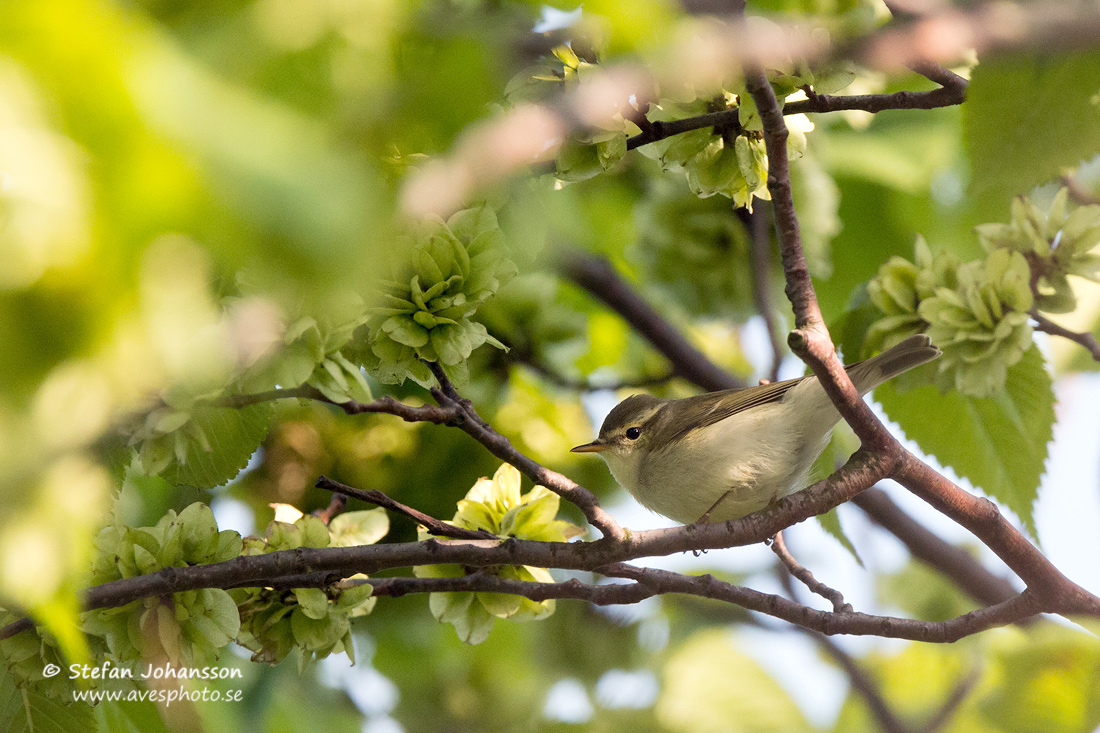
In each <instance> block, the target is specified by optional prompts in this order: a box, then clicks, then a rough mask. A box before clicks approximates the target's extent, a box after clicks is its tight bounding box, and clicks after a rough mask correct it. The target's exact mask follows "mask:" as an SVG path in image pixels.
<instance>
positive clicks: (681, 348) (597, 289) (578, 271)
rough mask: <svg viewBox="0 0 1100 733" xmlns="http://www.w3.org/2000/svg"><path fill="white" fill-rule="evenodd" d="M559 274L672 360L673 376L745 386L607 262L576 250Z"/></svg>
mask: <svg viewBox="0 0 1100 733" xmlns="http://www.w3.org/2000/svg"><path fill="white" fill-rule="evenodd" d="M560 267H561V269H562V272H563V274H564V275H565V276H566V277H567V278H569V279H570V280H571V281H573V282H574V283H575V284H577V285H578V286H580V287H581V288H582V289H584V290H586V291H587V292H588V293H589V294H590V295H592V296H593V297H595V298H596V299H597V300H600V301H602V302H603V303H605V304H607V306H608V307H610V308H611V309H612V310H613V311H615V312H616V313H618V314H619V315H620V316H622V317H623V318H624V319H625V320H626V322H627V323H629V324H630V325H631V327H633V328H634V330H635V331H637V332H638V333H640V334H641V335H642V336H643V337H645V339H646V340H648V341H649V342H650V343H651V344H652V345H653V347H654V348H655V349H657V351H659V352H660V353H661V354H662V355H663V356H664V357H665V358H667V359H668V360H669V361H670V362H671V363H672V369H673V371H674V373H675V374H676V375H677V376H680V377H683V378H684V379H686V380H688V381H689V382H694V383H695V384H698V385H700V386H702V387H703V389H706V390H710V391H715V390H720V389H731V388H734V387H744V386H746V385H745V383H744V382H742V381H741V380H739V379H737V378H736V377H734V376H733V375H732V374H730V373H729V372H727V371H725V370H724V369H722V368H721V367H719V366H717V365H716V364H714V362H712V361H710V360H709V359H708V358H707V357H706V356H705V355H704V354H703V353H702V352H701V351H699V350H698V349H697V348H695V347H694V346H693V345H692V344H691V342H689V341H688V340H687V339H686V338H684V336H683V335H682V334H681V333H680V332H679V331H677V330H676V329H675V328H674V327H673V326H672V325H671V324H670V323H669V322H668V321H666V320H665V319H664V318H662V317H661V315H660V314H659V313H657V311H656V310H654V309H653V307H652V306H651V305H649V303H647V302H646V301H645V300H643V299H642V298H641V297H640V296H639V295H638V294H637V293H635V292H634V290H633V289H632V288H631V287H630V286H629V285H627V284H626V282H624V281H623V279H622V278H621V277H619V275H618V273H616V272H615V269H614V268H613V267H612V266H611V263H610V262H608V261H607V260H605V259H603V258H600V257H593V256H591V255H585V254H581V253H578V252H573V253H571V254H569V255H566V256H565V257H564V258H563V259H562V261H561V262H560Z"/></svg>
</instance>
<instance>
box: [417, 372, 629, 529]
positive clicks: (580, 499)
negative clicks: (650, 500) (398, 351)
mask: <svg viewBox="0 0 1100 733" xmlns="http://www.w3.org/2000/svg"><path fill="white" fill-rule="evenodd" d="M428 366H429V368H431V370H432V374H434V375H435V378H436V380H437V381H438V382H439V389H433V390H432V396H433V397H434V398H435V400H436V402H438V403H439V406H440V408H442V409H444V410H447V411H450V412H453V413H454V414H455V415H456V418H455V419H453V420H452V421H451V422H449V423H448V424H449V425H454V426H455V427H458V428H460V429H461V430H462V431H463V432H465V433H466V434H467V435H469V436H470V437H471V438H473V439H474V440H476V441H477V442H479V443H481V444H482V445H483V446H485V447H486V448H487V449H488V450H489V452H490V453H492V454H493V455H494V456H496V457H497V458H499V459H501V460H502V461H506V462H507V463H510V464H512V465H513V466H515V467H516V468H517V469H519V471H520V473H522V474H524V475H526V476H527V477H528V478H530V479H531V480H532V481H534V482H535V483H536V484H539V485H540V486H545V487H546V488H548V489H550V490H551V491H553V492H554V493H556V494H558V495H559V496H561V497H562V498H563V499H565V500H566V501H568V502H571V503H572V504H574V505H576V506H577V507H578V508H579V509H580V510H581V511H582V512H583V513H584V516H585V517H586V518H587V519H588V521H589V523H590V524H592V526H594V527H596V529H598V530H600V532H602V533H603V535H604V537H605V538H608V539H612V540H617V541H621V540H623V539H624V538H625V537H626V533H625V532H624V531H623V529H622V527H620V526H619V523H618V522H616V521H615V518H614V517H612V516H611V515H610V514H608V513H607V512H606V511H605V510H604V509H603V507H601V506H600V502H599V501H598V500H597V499H596V495H595V494H593V493H592V492H590V491H589V490H588V489H586V488H584V487H583V486H581V485H580V484H578V483H577V482H575V481H573V480H572V479H570V478H567V477H565V476H563V475H562V474H560V473H558V472H557V471H551V470H550V469H548V468H546V467H545V466H543V465H541V464H539V463H536V462H535V461H533V460H531V459H530V458H528V457H527V456H525V455H523V454H522V453H520V452H519V451H518V450H516V447H515V446H514V445H512V443H511V442H510V441H509V440H508V439H507V438H505V437H504V436H503V435H501V434H500V433H498V432H497V431H496V430H494V429H493V428H492V426H490V425H489V424H488V423H486V422H485V421H484V420H482V419H481V416H480V415H478V414H477V410H475V409H474V406H473V404H472V403H471V402H470V401H469V400H467V399H464V398H463V397H462V396H461V395H459V394H458V391H457V390H455V388H454V385H453V384H451V381H450V380H449V379H448V378H447V375H446V374H445V373H444V372H443V368H442V367H441V366H440V365H439V364H437V363H435V362H428Z"/></svg>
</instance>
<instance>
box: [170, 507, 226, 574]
mask: <svg viewBox="0 0 1100 733" xmlns="http://www.w3.org/2000/svg"><path fill="white" fill-rule="evenodd" d="M176 521H177V522H178V523H179V525H180V541H181V543H182V548H183V559H184V560H186V561H187V562H189V563H192V564H196V563H204V562H209V559H210V557H212V556H213V555H214V553H215V552H216V551H217V549H218V523H217V522H216V521H215V520H214V512H212V511H211V510H210V507H209V506H207V505H206V504H203V503H202V502H195V503H194V504H191V505H190V506H188V507H187V508H186V509H184V510H183V511H182V512H180V514H179V517H178V518H177V519H176Z"/></svg>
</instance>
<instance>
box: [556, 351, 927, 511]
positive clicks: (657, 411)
mask: <svg viewBox="0 0 1100 733" xmlns="http://www.w3.org/2000/svg"><path fill="white" fill-rule="evenodd" d="M941 353H942V352H941V351H940V350H939V349H938V348H937V347H936V346H934V345H933V344H932V342H931V340H930V339H929V338H928V336H926V335H924V334H917V335H915V336H910V337H909V338H907V339H905V340H904V341H902V342H900V343H898V344H897V345H896V346H894V347H892V348H890V349H887V350H886V351H884V352H882V353H881V354H878V355H877V356H874V357H871V358H870V359H866V360H864V361H861V362H858V363H855V364H852V365H850V366H847V367H845V369H846V370H847V372H848V376H849V377H850V378H851V380H852V383H853V384H854V385H855V388H856V390H857V391H858V392H859V394H860V395H861V396H862V395H865V394H867V393H868V392H870V391H871V390H872V389H874V388H875V387H877V386H878V385H880V384H882V383H883V382H885V381H887V380H888V379H892V378H893V377H896V376H897V375H899V374H901V373H903V372H906V371H909V370H910V369H913V368H915V367H918V366H920V365H922V364H926V363H928V362H930V361H932V360H934V359H936V358H938V357H939V356H940V354H941ZM839 421H840V413H839V412H838V411H837V409H836V407H835V406H834V405H833V403H832V401H831V400H830V399H829V396H828V395H827V394H826V393H825V390H824V388H823V387H822V386H821V384H820V382H818V379H817V377H816V376H813V375H807V376H805V377H800V378H798V379H789V380H786V381H782V382H774V383H770V384H762V385H760V386H756V387H748V388H745V389H730V390H723V391H719V392H709V393H706V394H701V395H696V396H693V397H685V398H683V399H675V400H669V399H661V398H658V397H654V396H652V395H648V394H636V395H632V396H630V397H627V398H626V399H625V400H623V401H622V402H620V403H619V404H618V405H616V406H615V407H614V408H613V409H612V410H611V412H610V413H608V415H607V417H606V418H605V419H604V421H603V425H602V426H601V427H600V431H599V436H598V437H597V438H596V439H595V440H593V441H592V442H591V443H585V444H584V445H578V446H577V447H575V448H573V449H572V452H574V453H596V454H598V455H599V456H600V457H601V458H602V459H603V460H604V462H606V463H607V467H608V469H610V471H611V474H612V476H614V478H615V480H616V481H618V482H619V484H620V485H622V487H623V488H625V489H626V490H627V491H629V492H630V493H631V494H632V495H633V496H634V498H635V499H637V500H638V502H639V503H641V504H642V506H644V507H646V508H647V509H650V510H652V511H654V512H656V513H658V514H661V515H663V516H666V517H668V518H670V519H672V520H674V521H676V522H679V523H681V524H693V523H696V522H724V521H727V520H730V519H740V518H741V517H744V516H747V515H748V514H751V513H753V512H756V511H759V510H761V509H764V508H765V507H767V506H769V505H770V504H772V503H773V502H775V501H778V500H779V499H781V498H783V497H785V496H789V495H790V494H793V493H795V492H797V491H799V490H801V489H802V488H805V482H806V479H807V476H808V474H809V472H810V468H811V467H812V466H813V463H814V461H815V460H816V459H817V457H818V456H820V455H821V453H822V452H823V451H824V450H825V447H826V445H828V441H829V436H830V434H831V433H832V429H833V427H834V426H835V425H836V424H837V423H838V422H839Z"/></svg>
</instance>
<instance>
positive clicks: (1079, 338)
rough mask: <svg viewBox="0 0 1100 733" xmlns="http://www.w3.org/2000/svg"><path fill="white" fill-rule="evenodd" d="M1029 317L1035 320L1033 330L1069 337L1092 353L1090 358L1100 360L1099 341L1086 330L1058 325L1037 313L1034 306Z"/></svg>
mask: <svg viewBox="0 0 1100 733" xmlns="http://www.w3.org/2000/svg"><path fill="white" fill-rule="evenodd" d="M1031 319H1032V320H1033V321H1035V330H1036V331H1042V332H1043V333H1049V334H1050V335H1052V336H1061V337H1062V338H1065V339H1069V340H1070V341H1073V342H1074V343H1077V344H1080V345H1081V346H1082V347H1083V348H1084V349H1085V351H1087V352H1089V354H1091V355H1092V358H1093V359H1095V360H1096V361H1100V341H1097V340H1096V337H1095V336H1093V335H1092V334H1091V333H1088V332H1087V331H1084V332H1078V331H1071V330H1069V329H1068V328H1065V327H1064V326H1059V325H1058V324H1057V323H1055V322H1054V321H1052V320H1050V319H1049V318H1047V317H1046V316H1044V315H1042V314H1040V313H1039V311H1038V310H1037V309H1035V308H1032V309H1031Z"/></svg>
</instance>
